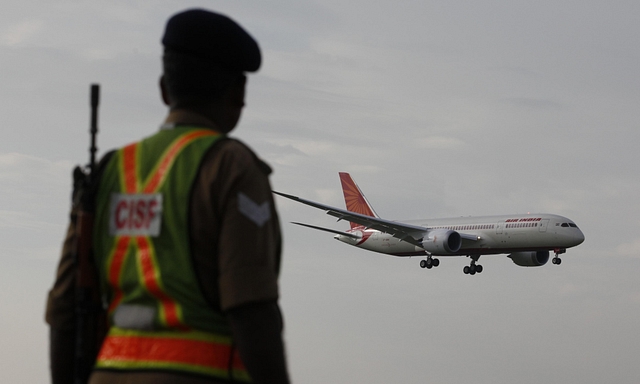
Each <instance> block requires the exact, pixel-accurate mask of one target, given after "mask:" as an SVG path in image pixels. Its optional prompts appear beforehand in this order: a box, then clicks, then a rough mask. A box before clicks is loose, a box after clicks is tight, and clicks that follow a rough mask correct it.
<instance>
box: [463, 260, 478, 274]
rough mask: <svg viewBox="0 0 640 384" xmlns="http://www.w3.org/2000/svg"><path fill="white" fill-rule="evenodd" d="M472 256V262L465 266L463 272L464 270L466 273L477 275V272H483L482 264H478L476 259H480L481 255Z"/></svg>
mask: <svg viewBox="0 0 640 384" xmlns="http://www.w3.org/2000/svg"><path fill="white" fill-rule="evenodd" d="M470 257H471V264H470V265H467V266H465V267H464V268H463V269H462V272H464V274H465V275H475V274H476V273H482V269H483V268H482V265H480V264H476V261H478V259H479V258H480V256H470Z"/></svg>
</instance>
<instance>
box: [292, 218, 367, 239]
mask: <svg viewBox="0 0 640 384" xmlns="http://www.w3.org/2000/svg"><path fill="white" fill-rule="evenodd" d="M291 224H297V225H302V226H303V227H308V228H313V229H317V230H320V231H325V232H331V233H335V234H336V235H342V236H347V237H351V238H353V239H356V240H358V239H361V238H362V237H361V236H358V235H354V234H353V233H348V232H341V231H336V230H335V229H330V228H323V227H316V226H315V225H311V224H304V223H297V222H295V221H292V222H291Z"/></svg>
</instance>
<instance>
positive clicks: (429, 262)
mask: <svg viewBox="0 0 640 384" xmlns="http://www.w3.org/2000/svg"><path fill="white" fill-rule="evenodd" d="M438 265H440V260H438V259H432V258H431V257H427V259H426V260H420V268H427V269H431V268H433V267H437V266H438Z"/></svg>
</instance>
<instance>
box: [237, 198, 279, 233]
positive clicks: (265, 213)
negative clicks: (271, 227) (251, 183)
mask: <svg viewBox="0 0 640 384" xmlns="http://www.w3.org/2000/svg"><path fill="white" fill-rule="evenodd" d="M238 211H240V213H242V214H243V215H244V216H245V217H247V218H248V219H249V220H251V221H253V222H254V223H255V224H256V225H257V226H258V227H262V226H263V225H264V224H265V223H266V222H267V221H269V219H271V204H269V202H268V201H265V202H264V203H262V204H258V203H256V202H255V201H253V200H251V198H250V197H249V196H247V195H245V194H244V193H242V192H239V193H238Z"/></svg>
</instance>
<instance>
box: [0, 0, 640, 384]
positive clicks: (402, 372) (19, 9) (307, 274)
mask: <svg viewBox="0 0 640 384" xmlns="http://www.w3.org/2000/svg"><path fill="white" fill-rule="evenodd" d="M189 7H205V8H208V9H211V10H216V11H219V12H222V13H225V14H227V15H229V16H231V17H232V18H234V19H235V20H236V21H238V22H239V23H240V24H241V25H243V26H244V27H245V28H246V29H247V30H248V31H249V32H250V33H251V34H252V35H253V36H254V37H255V38H256V40H257V41H258V42H259V44H260V47H261V49H262V53H263V66H262V68H261V69H260V71H259V72H258V73H256V74H251V75H249V82H248V92H247V100H246V101H247V106H246V108H245V111H244V113H243V116H242V119H241V122H240V124H239V126H238V128H237V129H236V130H235V131H234V133H233V135H234V136H235V137H237V138H239V139H241V140H243V141H244V142H246V143H247V144H248V145H249V146H251V147H252V148H253V149H254V150H255V151H256V152H257V153H258V154H259V156H260V157H261V158H263V159H264V160H265V161H267V162H268V163H269V164H271V166H272V167H273V169H274V173H273V174H272V176H271V183H272V186H273V188H274V190H277V191H282V192H285V193H289V194H294V195H297V196H301V197H304V198H307V199H310V200H315V201H319V202H322V203H325V204H329V205H333V206H337V207H342V206H343V205H344V202H343V200H342V192H341V189H340V183H339V179H338V175H337V173H338V172H341V171H346V172H350V173H351V175H352V176H353V178H354V179H355V180H356V182H357V183H358V185H359V186H360V188H361V189H362V190H363V192H364V193H365V194H366V196H367V198H368V200H369V201H370V203H371V204H372V205H373V207H374V208H375V209H376V211H377V213H378V214H379V215H380V216H382V217H384V218H388V219H393V220H405V219H406V220H410V219H419V218H436V217H458V216H469V215H497V214H515V213H527V212H532V213H533V212H544V213H555V214H559V215H563V216H566V217H569V218H571V219H572V220H574V221H575V222H576V223H577V224H578V226H579V227H580V228H581V230H582V231H583V233H584V234H585V237H586V240H585V242H584V243H583V244H581V245H580V246H578V247H576V248H573V249H570V250H568V252H567V254H565V255H563V263H562V265H560V266H556V265H552V264H551V263H548V264H547V265H545V266H542V267H537V268H523V267H518V266H516V265H515V264H513V263H512V262H511V260H510V259H508V258H506V257H505V255H500V256H485V257H482V258H481V263H482V265H483V266H484V271H483V273H482V274H480V275H475V276H469V275H465V274H463V273H462V268H463V267H464V266H465V265H468V262H469V260H468V259H467V258H464V257H459V258H441V263H440V266H439V267H438V268H436V269H432V270H424V269H421V268H419V260H420V258H395V257H391V256H386V255H382V254H375V253H370V252H367V251H364V250H361V249H358V248H355V247H349V246H347V245H345V244H342V243H339V242H337V241H335V240H333V239H332V237H331V235H330V234H327V233H323V232H319V231H313V230H310V229H307V228H302V227H298V226H294V225H292V224H290V222H291V221H302V222H305V223H310V224H313V225H319V226H324V227H330V228H334V229H337V230H345V229H347V228H348V224H346V223H344V222H339V223H336V222H335V219H334V218H332V217H330V216H327V215H325V214H324V213H323V212H322V211H320V210H316V209H313V208H311V207H307V206H303V205H300V204H296V203H294V202H290V201H287V200H285V199H282V198H277V200H276V202H277V205H278V209H279V212H280V219H281V225H282V229H283V235H284V253H283V265H282V270H281V278H280V291H281V299H280V304H281V307H282V310H283V313H284V318H285V334H284V337H285V341H286V345H287V356H288V364H289V370H290V374H291V378H292V380H293V382H295V383H389V382H402V383H425V382H428V383H468V382H474V383H514V382H517V383H540V382H551V383H581V384H583V383H602V382H615V383H637V382H639V381H640V367H639V366H638V364H637V355H638V354H639V353H640V332H638V329H637V324H638V323H639V322H640V282H639V279H638V273H639V272H640V239H639V238H638V236H637V234H638V233H640V201H639V199H638V191H639V190H640V178H639V177H638V176H639V173H640V172H639V171H638V164H640V151H638V150H637V148H636V147H637V145H638V144H637V143H638V142H640V131H639V130H638V126H639V125H640V108H638V104H639V101H640V76H638V68H640V46H639V45H638V44H637V36H638V35H639V34H640V23H638V20H639V17H640V3H638V2H637V1H623V0H621V1H608V2H605V1H595V0H584V1H580V2H577V1H568V0H554V1H548V0H541V1H536V2H529V1H519V0H516V1H505V0H488V1H483V2H476V1H463V0H448V1H431V0H420V1H413V0H410V1H396V2H388V1H378V0H373V1H362V0H353V1H349V2H345V1H334V0H324V1H307V0H299V1H293V0H274V1H263V2H252V1H246V0H245V1H175V0H158V1H154V2H146V1H131V0H129V1H121V0H114V1H109V2H104V1H102V2H98V1H88V0H74V1H70V0H54V1H43V0H20V1H17V0H7V1H5V2H3V12H2V13H0V68H1V69H2V75H1V76H0V105H1V107H0V120H1V121H2V122H3V128H2V131H1V132H2V133H1V136H0V137H2V139H1V140H0V229H1V230H0V244H1V245H2V246H1V247H0V304H1V305H2V308H3V311H2V312H3V313H2V316H0V342H1V344H2V345H3V348H1V349H0V367H1V368H0V378H1V379H2V380H1V381H2V382H25V383H42V382H47V381H48V374H49V373H48V372H49V371H48V360H47V354H48V328H47V326H46V324H45V322H44V307H45V299H46V294H47V291H48V289H49V288H50V286H51V285H52V283H53V279H54V274H55V269H56V265H57V261H58V257H59V251H60V247H61V242H62V237H63V234H64V231H65V228H66V225H67V220H68V209H69V195H70V186H71V180H70V175H71V170H72V168H73V166H74V165H75V164H79V163H86V162H87V159H88V144H89V137H88V127H89V100H88V98H89V85H90V84H91V83H96V82H97V83H100V84H101V87H102V95H101V104H100V132H99V137H98V146H99V153H104V151H106V150H108V149H110V148H115V147H119V146H122V145H124V144H127V143H129V142H132V141H135V140H138V139H139V138H141V137H144V136H148V135H150V134H152V133H153V132H155V130H157V129H158V126H159V125H160V123H161V122H162V120H163V118H164V116H165V114H166V109H165V107H164V106H163V104H162V103H161V100H160V97H159V94H158V79H159V76H160V71H161V67H160V56H161V52H162V47H161V45H160V37H161V35H162V32H163V29H164V24H165V22H166V20H167V18H168V17H169V16H171V15H172V14H174V13H176V12H178V11H180V10H183V9H186V8H189Z"/></svg>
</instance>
